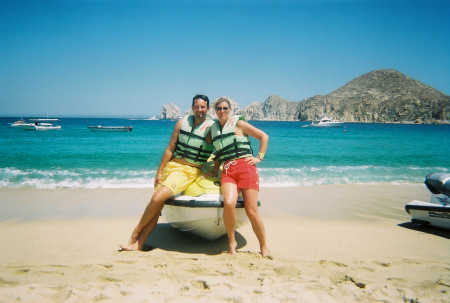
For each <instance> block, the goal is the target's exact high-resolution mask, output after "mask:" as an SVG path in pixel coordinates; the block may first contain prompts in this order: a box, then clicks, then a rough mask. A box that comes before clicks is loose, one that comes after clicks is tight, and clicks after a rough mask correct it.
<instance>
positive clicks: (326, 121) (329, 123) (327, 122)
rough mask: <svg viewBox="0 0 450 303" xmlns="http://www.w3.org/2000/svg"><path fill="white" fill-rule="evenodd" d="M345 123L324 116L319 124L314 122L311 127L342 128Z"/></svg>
mask: <svg viewBox="0 0 450 303" xmlns="http://www.w3.org/2000/svg"><path fill="white" fill-rule="evenodd" d="M342 124H343V122H341V121H339V120H332V119H330V118H329V117H328V116H327V115H324V116H323V117H322V118H321V119H320V120H319V122H312V123H311V124H310V125H309V126H310V127H340V126H341V125H342Z"/></svg>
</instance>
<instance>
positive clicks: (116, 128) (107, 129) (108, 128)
mask: <svg viewBox="0 0 450 303" xmlns="http://www.w3.org/2000/svg"><path fill="white" fill-rule="evenodd" d="M88 128H89V129H90V130H91V131H94V132H99V131H105V132H130V131H132V130H133V127H132V126H102V125H97V126H88Z"/></svg>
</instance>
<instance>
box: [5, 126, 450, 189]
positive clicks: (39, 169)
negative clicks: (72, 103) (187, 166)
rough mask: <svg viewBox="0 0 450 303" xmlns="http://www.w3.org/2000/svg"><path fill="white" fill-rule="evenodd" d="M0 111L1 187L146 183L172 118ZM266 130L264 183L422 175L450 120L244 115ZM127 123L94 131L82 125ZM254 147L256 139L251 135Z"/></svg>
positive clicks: (447, 139) (434, 164)
mask: <svg viewBox="0 0 450 303" xmlns="http://www.w3.org/2000/svg"><path fill="white" fill-rule="evenodd" d="M18 119H19V118H17V117H11V118H7V117H3V118H0V154H1V157H0V188H151V187H153V179H154V176H155V173H156V169H157V168H158V166H159V163H160V160H161V157H162V154H163V151H164V149H165V148H166V146H167V144H168V142H169V139H170V135H171V133H172V130H173V127H174V125H175V123H176V121H169V120H129V119H105V118H62V119H60V121H58V124H60V125H61V126H62V128H61V130H53V131H24V130H22V129H17V128H11V127H10V123H12V122H14V121H16V120H18ZM250 123H251V124H252V125H254V126H256V127H258V128H260V129H262V130H263V131H264V132H266V133H267V134H268V135H269V136H270V140H269V148H268V150H267V153H266V156H265V158H264V161H263V162H262V163H261V164H258V171H259V174H260V184H261V186H262V187H291V186H299V185H319V184H379V183H389V184H409V183H421V182H423V181H424V179H425V176H426V175H427V174H430V173H433V172H447V173H448V172H450V157H449V151H450V125H422V124H365V123H346V124H345V125H344V126H342V127H340V128H329V129H321V128H312V127H302V126H305V125H308V124H309V123H305V122H279V121H250ZM90 125H95V126H96V125H104V126H107V125H109V126H124V125H131V126H133V131H131V132H123V133H122V132H92V131H90V130H89V129H88V128H87V126H90ZM252 147H253V150H254V154H255V155H256V153H257V152H258V148H259V141H258V140H255V139H252Z"/></svg>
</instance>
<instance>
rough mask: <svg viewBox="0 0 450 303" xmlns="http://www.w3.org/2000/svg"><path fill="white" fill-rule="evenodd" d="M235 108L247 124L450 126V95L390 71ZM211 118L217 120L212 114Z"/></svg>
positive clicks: (374, 72)
mask: <svg viewBox="0 0 450 303" xmlns="http://www.w3.org/2000/svg"><path fill="white" fill-rule="evenodd" d="M233 108H234V109H235V111H234V112H235V113H236V114H243V115H245V117H246V119H247V120H277V121H313V120H319V119H320V117H321V116H322V115H324V114H327V115H328V116H329V117H330V118H332V119H337V120H341V121H343V122H370V123H449V122H450V121H449V120H450V118H449V113H450V96H448V95H445V94H443V93H441V92H440V91H438V90H436V89H434V88H433V87H431V86H428V85H426V84H423V83H422V82H419V81H417V80H414V79H411V78H409V77H408V76H406V75H404V74H402V73H400V72H398V71H396V70H391V69H382V70H376V71H372V72H370V73H367V74H365V75H362V76H360V77H358V78H356V79H354V80H352V81H350V82H348V83H347V84H345V85H344V86H342V87H341V88H339V89H337V90H335V91H332V92H331V93H329V94H327V95H317V96H314V97H310V98H307V99H305V100H302V101H300V102H294V101H288V100H285V99H283V98H281V97H279V96H275V95H271V96H269V98H267V100H266V101H264V102H263V103H260V102H253V103H251V104H250V105H248V106H247V107H245V108H244V109H239V106H238V105H237V104H235V105H234V106H233ZM163 109H164V107H163ZM163 109H162V110H161V117H163V113H162V112H163ZM188 112H189V111H188ZM188 112H186V113H188ZM209 115H210V116H211V117H212V118H215V114H214V111H213V110H210V112H209ZM163 119H164V118H163Z"/></svg>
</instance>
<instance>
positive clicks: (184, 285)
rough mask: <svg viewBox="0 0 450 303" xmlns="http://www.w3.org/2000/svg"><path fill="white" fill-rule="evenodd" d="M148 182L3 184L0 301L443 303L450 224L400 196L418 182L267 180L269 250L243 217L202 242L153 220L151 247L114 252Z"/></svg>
mask: <svg viewBox="0 0 450 303" xmlns="http://www.w3.org/2000/svg"><path fill="white" fill-rule="evenodd" d="M151 193H152V191H151V190H150V189H149V190H146V189H112V190H70V189H61V190H36V189H20V190H10V189H7V190H4V189H2V190H1V191H0V238H1V239H2V243H3V245H4V247H3V249H2V251H1V252H0V302H12V301H20V302H93V301H101V302H208V303H210V302H448V298H450V293H449V292H450V258H449V257H450V242H449V239H450V231H444V230H439V229H434V228H417V227H415V226H413V225H412V224H411V223H409V220H410V217H409V215H408V214H407V213H406V212H405V210H404V205H405V204H406V203H407V202H409V201H411V200H414V199H419V200H424V201H427V200H429V193H428V191H427V190H426V188H425V186H424V185H422V184H418V185H364V186H363V185H336V186H312V187H295V188H263V189H262V190H261V193H260V200H261V202H262V204H263V205H262V207H261V209H260V212H261V214H262V216H263V219H264V222H265V225H266V230H267V238H268V243H269V247H270V249H271V251H272V255H273V260H271V259H262V258H261V257H260V255H259V253H258V252H259V246H258V242H257V240H256V237H255V236H254V234H253V232H252V230H251V227H250V226H249V225H247V226H245V227H243V228H241V229H239V230H238V231H237V232H238V234H237V240H238V250H239V253H238V254H237V255H236V256H228V255H226V254H225V253H224V252H225V251H226V248H227V241H226V237H223V238H220V239H218V240H216V241H214V242H206V241H204V240H202V239H199V238H197V237H196V236H193V235H190V234H188V233H183V232H180V231H178V230H175V229H173V228H172V227H170V226H169V225H168V224H166V223H165V221H164V220H163V218H161V219H162V220H160V223H159V224H158V226H157V228H156V229H155V231H154V233H153V234H152V235H151V236H150V238H149V240H148V242H147V243H148V244H151V245H152V246H154V247H156V248H155V249H154V250H152V251H149V252H119V251H118V248H119V247H118V244H121V243H125V242H127V241H128V238H129V236H130V233H131V230H132V228H133V227H134V225H135V224H136V223H137V220H138V219H139V217H140V215H141V212H142V211H143V209H144V207H145V206H146V204H147V202H148V199H149V198H150V195H151Z"/></svg>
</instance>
